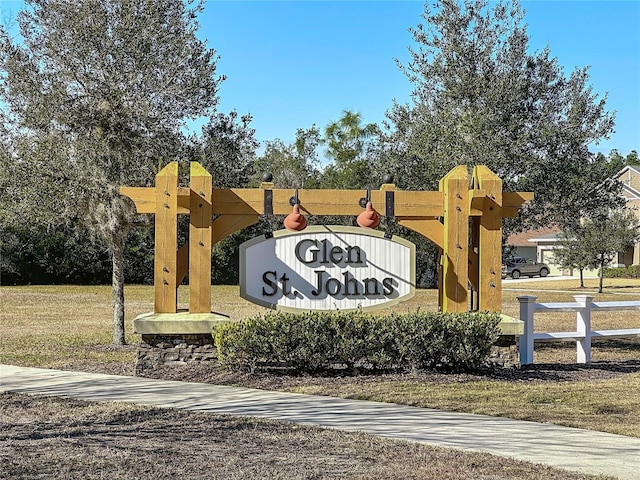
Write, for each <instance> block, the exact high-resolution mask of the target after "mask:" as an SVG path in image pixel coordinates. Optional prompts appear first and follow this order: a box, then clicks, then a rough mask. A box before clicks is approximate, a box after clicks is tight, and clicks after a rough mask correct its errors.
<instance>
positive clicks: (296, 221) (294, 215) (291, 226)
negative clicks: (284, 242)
mask: <svg viewBox="0 0 640 480" xmlns="http://www.w3.org/2000/svg"><path fill="white" fill-rule="evenodd" d="M284 228H286V229H287V230H293V231H296V232H299V231H300V230H304V229H305V228H307V219H306V218H304V215H302V214H301V213H300V205H298V204H297V203H296V204H295V205H294V206H293V212H291V213H290V214H289V215H287V218H285V219H284Z"/></svg>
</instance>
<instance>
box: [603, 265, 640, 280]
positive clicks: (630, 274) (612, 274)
mask: <svg viewBox="0 0 640 480" xmlns="http://www.w3.org/2000/svg"><path fill="white" fill-rule="evenodd" d="M604 276H605V278H638V277H639V276H640V265H629V266H628V267H610V268H605V269H604Z"/></svg>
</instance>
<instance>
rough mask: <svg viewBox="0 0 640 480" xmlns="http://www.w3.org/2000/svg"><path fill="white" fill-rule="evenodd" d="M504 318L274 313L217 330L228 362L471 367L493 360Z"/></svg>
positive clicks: (242, 365) (299, 367)
mask: <svg viewBox="0 0 640 480" xmlns="http://www.w3.org/2000/svg"><path fill="white" fill-rule="evenodd" d="M499 321H500V318H499V316H498V314H489V313H459V314H448V313H439V312H415V313H408V314H402V315H400V314H391V315H388V316H373V315H369V314H366V313H363V312H361V311H353V312H307V313H301V314H291V313H272V314H267V315H260V316H256V317H253V318H249V319H247V320H243V321H241V322H236V323H229V324H226V325H222V326H220V327H218V328H217V329H216V330H215V331H214V335H215V341H216V346H217V348H218V355H219V358H220V361H221V363H222V364H223V365H226V366H228V367H230V368H232V369H241V370H249V371H255V370H256V369H257V368H265V367H270V366H274V365H278V366H285V367H288V368H290V369H293V370H295V371H298V372H311V373H313V372H317V371H320V370H328V369H331V368H347V369H349V370H354V369H356V368H357V369H363V370H375V369H411V370H422V369H452V370H465V371H469V370H474V369H477V368H479V367H480V366H482V365H483V364H484V363H485V362H486V360H487V358H488V355H489V353H490V350H491V346H492V345H493V344H494V343H495V342H496V340H497V339H498V336H499V335H500V329H499V328H498V323H499Z"/></svg>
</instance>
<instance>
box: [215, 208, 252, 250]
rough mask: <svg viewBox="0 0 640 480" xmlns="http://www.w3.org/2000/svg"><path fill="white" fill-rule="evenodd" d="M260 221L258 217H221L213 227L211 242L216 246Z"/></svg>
mask: <svg viewBox="0 0 640 480" xmlns="http://www.w3.org/2000/svg"><path fill="white" fill-rule="evenodd" d="M259 219H260V217H259V216H258V215H221V216H219V217H218V218H216V219H215V220H214V221H213V223H212V225H211V226H212V229H211V237H212V240H211V241H212V243H213V244H216V243H218V242H219V241H220V240H222V239H223V238H226V237H228V236H229V235H231V234H232V233H235V232H237V231H238V230H242V229H243V228H245V227H248V226H249V225H253V224H255V223H258V220H259Z"/></svg>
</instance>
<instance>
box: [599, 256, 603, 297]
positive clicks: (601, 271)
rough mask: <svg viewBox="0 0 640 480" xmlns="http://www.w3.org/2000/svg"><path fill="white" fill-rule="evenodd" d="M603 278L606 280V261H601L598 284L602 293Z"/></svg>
mask: <svg viewBox="0 0 640 480" xmlns="http://www.w3.org/2000/svg"><path fill="white" fill-rule="evenodd" d="M603 280H604V262H602V263H600V282H599V286H598V293H602V283H603Z"/></svg>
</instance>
